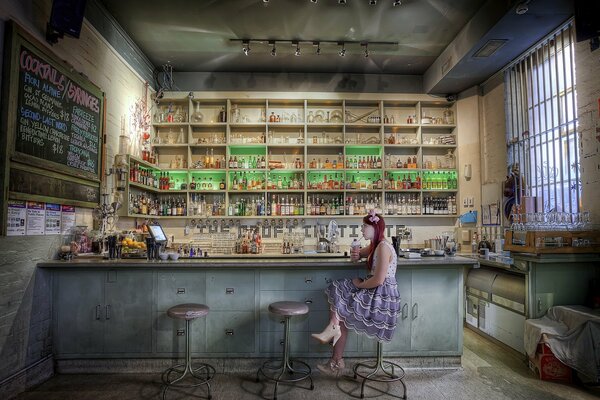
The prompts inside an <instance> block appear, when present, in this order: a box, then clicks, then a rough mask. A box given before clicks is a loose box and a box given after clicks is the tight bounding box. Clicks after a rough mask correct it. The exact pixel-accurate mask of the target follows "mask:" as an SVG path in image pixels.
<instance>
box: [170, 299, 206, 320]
mask: <svg viewBox="0 0 600 400" xmlns="http://www.w3.org/2000/svg"><path fill="white" fill-rule="evenodd" d="M209 310H210V309H209V308H208V306H205V305H204V304H194V303H187V304H178V305H176V306H173V307H171V308H169V309H168V310H167V315H168V316H169V317H171V318H174V319H196V318H200V317H204V316H205V315H207V314H208V311H209Z"/></svg>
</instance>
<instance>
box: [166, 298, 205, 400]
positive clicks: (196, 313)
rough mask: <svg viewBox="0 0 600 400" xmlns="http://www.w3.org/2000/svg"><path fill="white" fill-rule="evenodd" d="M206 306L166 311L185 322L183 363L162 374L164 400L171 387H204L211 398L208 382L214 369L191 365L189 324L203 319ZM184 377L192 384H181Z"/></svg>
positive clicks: (192, 305)
mask: <svg viewBox="0 0 600 400" xmlns="http://www.w3.org/2000/svg"><path fill="white" fill-rule="evenodd" d="M209 310H210V309H209V308H208V306H205V305H204V304H194V303H187V304H178V305H176V306H173V307H171V308H169V309H168V310H167V315H168V316H169V317H171V318H173V319H182V320H185V336H186V338H185V363H184V364H178V365H175V366H173V367H171V368H168V369H166V370H165V371H164V372H163V373H162V382H163V391H162V398H163V400H165V398H166V396H167V390H168V389H169V388H170V387H171V386H173V387H177V388H195V387H197V386H202V385H206V388H207V390H208V399H210V398H212V395H211V393H210V381H211V380H212V379H213V378H214V376H215V373H216V371H215V368H214V367H213V366H212V365H210V364H206V363H194V364H193V365H192V329H191V323H192V321H193V320H195V319H197V318H201V317H204V316H206V315H207V314H208V312H209ZM185 377H188V380H191V381H192V382H191V383H189V384H183V383H182V381H183V379H184V378H185Z"/></svg>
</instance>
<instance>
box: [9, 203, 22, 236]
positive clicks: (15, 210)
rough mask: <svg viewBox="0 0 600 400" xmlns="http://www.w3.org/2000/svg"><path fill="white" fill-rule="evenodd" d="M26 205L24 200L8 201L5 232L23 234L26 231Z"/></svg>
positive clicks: (10, 234) (11, 234)
mask: <svg viewBox="0 0 600 400" xmlns="http://www.w3.org/2000/svg"><path fill="white" fill-rule="evenodd" d="M26 220H27V205H26V204H25V202H24V201H20V200H9V201H8V219H7V227H6V234H7V235H8V236H23V235H25V233H26V230H25V221H26Z"/></svg>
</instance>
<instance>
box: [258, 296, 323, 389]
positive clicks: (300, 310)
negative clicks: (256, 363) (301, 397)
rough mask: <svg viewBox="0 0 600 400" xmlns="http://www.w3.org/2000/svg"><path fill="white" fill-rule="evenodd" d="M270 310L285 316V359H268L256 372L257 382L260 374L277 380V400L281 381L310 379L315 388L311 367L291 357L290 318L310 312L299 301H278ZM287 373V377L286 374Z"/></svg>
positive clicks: (290, 381) (270, 306)
mask: <svg viewBox="0 0 600 400" xmlns="http://www.w3.org/2000/svg"><path fill="white" fill-rule="evenodd" d="M269 312H272V313H273V314H277V315H282V316H283V317H285V322H284V336H283V359H281V360H279V359H277V360H268V361H265V362H264V363H263V365H262V366H261V367H260V368H259V369H258V371H257V372H256V382H259V381H260V375H262V376H264V377H265V378H266V379H267V380H269V381H271V382H275V390H274V392H273V400H277V388H278V386H279V383H295V382H299V381H302V380H304V379H307V378H308V379H309V380H310V390H313V389H314V388H315V385H314V384H313V380H312V372H311V369H310V367H309V366H308V364H307V363H305V362H304V361H300V360H298V359H295V358H290V340H289V339H290V318H291V317H292V316H294V315H304V314H307V313H308V306H307V305H306V304H304V303H300V302H297V301H278V302H276V303H271V304H270V305H269ZM286 373H287V375H289V376H287V377H284V375H285V374H286Z"/></svg>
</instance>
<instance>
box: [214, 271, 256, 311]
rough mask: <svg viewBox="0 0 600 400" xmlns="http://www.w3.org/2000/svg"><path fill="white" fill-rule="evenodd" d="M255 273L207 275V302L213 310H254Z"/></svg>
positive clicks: (229, 272)
mask: <svg viewBox="0 0 600 400" xmlns="http://www.w3.org/2000/svg"><path fill="white" fill-rule="evenodd" d="M254 280H255V273H254V271H240V270H231V271H215V272H213V271H211V272H207V273H206V301H207V305H208V306H209V307H210V309H211V310H215V311H217V310H218V311H228V310H239V311H242V310H244V311H245V310H248V311H250V310H254V308H255V302H256V289H255V286H256V285H255V282H254Z"/></svg>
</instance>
